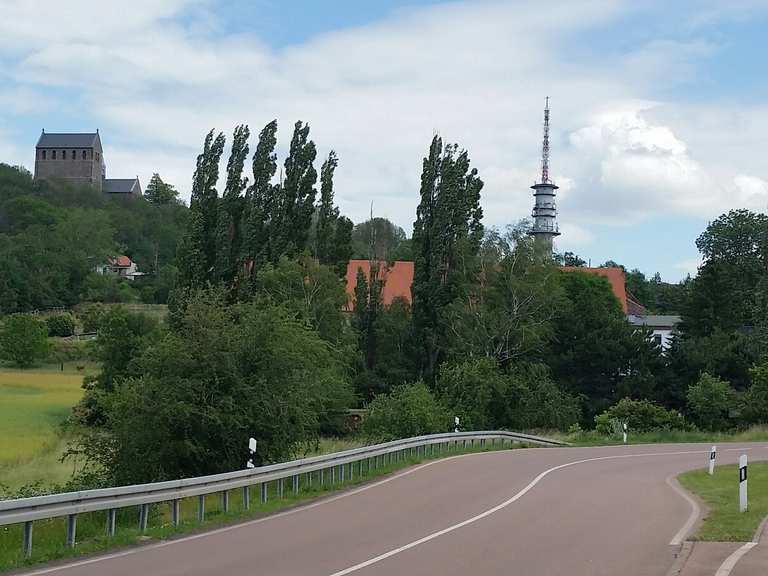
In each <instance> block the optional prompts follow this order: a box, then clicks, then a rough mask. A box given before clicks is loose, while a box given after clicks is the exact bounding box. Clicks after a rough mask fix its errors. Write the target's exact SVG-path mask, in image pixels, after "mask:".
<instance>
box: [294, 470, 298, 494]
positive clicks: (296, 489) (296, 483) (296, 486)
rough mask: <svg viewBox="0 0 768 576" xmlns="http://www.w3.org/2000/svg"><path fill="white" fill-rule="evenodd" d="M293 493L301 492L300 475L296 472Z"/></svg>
mask: <svg viewBox="0 0 768 576" xmlns="http://www.w3.org/2000/svg"><path fill="white" fill-rule="evenodd" d="M293 493H294V494H298V493H299V475H298V474H296V475H295V476H294V477H293Z"/></svg>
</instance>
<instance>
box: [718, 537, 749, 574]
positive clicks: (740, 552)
mask: <svg viewBox="0 0 768 576" xmlns="http://www.w3.org/2000/svg"><path fill="white" fill-rule="evenodd" d="M755 546H757V542H747V543H746V544H744V545H743V546H741V547H740V548H737V549H736V550H735V551H734V552H733V554H731V555H730V556H728V558H726V559H725V562H723V563H722V565H721V566H720V568H718V569H717V572H715V576H728V575H729V574H730V573H731V570H733V568H734V567H735V566H736V563H737V562H738V561H739V560H741V557H742V556H744V554H746V553H747V552H749V551H750V550H752V548H754V547H755Z"/></svg>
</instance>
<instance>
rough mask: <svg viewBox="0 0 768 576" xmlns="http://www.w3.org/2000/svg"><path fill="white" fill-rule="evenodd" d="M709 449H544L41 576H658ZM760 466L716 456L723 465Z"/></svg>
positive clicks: (386, 484)
mask: <svg viewBox="0 0 768 576" xmlns="http://www.w3.org/2000/svg"><path fill="white" fill-rule="evenodd" d="M708 453H709V446H708V445H707V446H704V445H700V444H698V445H697V444H676V445H644V446H628V447H625V446H619V447H599V448H540V449H526V450H512V451H500V452H487V453H480V454H471V455H465V456H458V457H453V458H448V459H444V460H439V461H434V462H431V463H427V464H424V465H421V466H417V467H413V468H411V469H408V470H406V471H404V472H401V473H399V474H397V475H395V476H393V477H389V478H387V479H385V480H383V481H379V482H376V483H374V484H371V485H367V486H364V487H362V488H360V489H356V490H352V491H349V492H345V493H343V494H341V495H339V496H336V497H331V498H326V499H324V500H322V501H319V502H317V503H314V504H311V505H308V506H304V507H302V508H297V509H294V510H291V511H288V512H286V513H282V514H278V515H275V516H271V517H267V518H262V519H260V520H255V521H250V522H246V523H244V524H239V525H236V526H231V527H227V528H224V529H219V530H216V531H213V532H208V533H204V534H198V535H194V536H190V537H185V538H181V539H178V540H173V541H168V542H163V543H159V544H153V545H149V546H143V547H139V548H133V549H130V550H127V551H125V552H121V553H117V554H113V555H107V556H103V557H99V558H93V559H86V560H81V561H77V562H74V563H70V564H65V565H59V566H52V567H49V568H43V569H38V570H34V571H31V572H29V573H28V574H39V575H42V574H52V575H56V576H96V575H99V576H101V575H104V574H109V575H110V576H145V575H157V576H203V575H205V576H208V575H222V576H224V575H227V576H228V575H260V576H261V575H265V576H278V575H285V576H303V575H307V576H343V575H346V574H355V576H373V575H377V576H378V575H399V574H403V575H408V576H419V575H424V576H426V575H436V574H440V575H456V576H458V575H461V576H465V575H467V574H471V575H472V576H491V575H494V576H496V575H500V574H504V575H507V574H521V575H525V576H536V575H542V576H550V575H557V574H569V575H572V576H579V575H584V576H587V575H589V576H597V575H611V576H615V575H619V574H620V575H622V576H634V575H638V576H639V575H643V576H645V575H660V576H663V575H665V574H666V573H667V571H668V570H669V569H670V567H671V566H672V563H673V562H674V553H675V551H676V550H677V548H678V547H677V546H674V545H671V543H672V542H679V541H680V540H681V539H682V538H683V537H684V535H685V532H686V531H687V529H688V528H690V527H691V526H692V524H693V521H694V520H695V519H696V513H695V512H696V510H695V507H694V506H693V505H692V503H691V502H690V501H689V499H686V498H685V497H684V496H683V495H682V494H681V493H680V492H679V490H677V489H675V488H674V487H673V486H672V485H671V483H670V481H669V479H670V478H671V477H673V476H675V475H677V474H678V473H680V472H682V471H684V470H687V469H691V468H701V467H704V466H706V464H707V458H708ZM742 453H746V454H749V455H750V459H751V460H762V459H766V458H768V445H767V444H741V445H725V444H724V445H721V446H718V464H724V463H734V462H736V461H737V459H738V456H739V454H742Z"/></svg>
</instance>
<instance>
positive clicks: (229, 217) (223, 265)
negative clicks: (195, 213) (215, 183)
mask: <svg viewBox="0 0 768 576" xmlns="http://www.w3.org/2000/svg"><path fill="white" fill-rule="evenodd" d="M250 134H251V133H250V130H249V129H248V126H246V125H245V124H241V125H239V126H237V127H235V131H234V134H233V136H232V151H231V152H230V155H229V161H228V162H227V183H226V187H225V188H224V193H223V194H222V198H221V202H220V203H219V214H218V222H217V225H218V250H217V257H218V258H217V264H216V275H217V277H218V279H219V280H220V281H222V282H224V283H225V285H228V286H229V285H231V284H232V282H233V281H234V279H235V276H236V274H237V268H238V259H239V257H240V247H241V243H242V214H243V207H244V198H243V197H242V196H241V194H242V192H243V190H245V189H246V187H247V186H248V178H247V177H245V178H243V166H244V165H245V159H246V158H247V157H248V138H249V137H250Z"/></svg>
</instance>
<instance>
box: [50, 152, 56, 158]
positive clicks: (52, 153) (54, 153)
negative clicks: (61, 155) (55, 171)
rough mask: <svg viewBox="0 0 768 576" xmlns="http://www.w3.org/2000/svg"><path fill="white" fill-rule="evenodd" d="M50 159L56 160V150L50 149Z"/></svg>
mask: <svg viewBox="0 0 768 576" xmlns="http://www.w3.org/2000/svg"><path fill="white" fill-rule="evenodd" d="M51 160H56V150H52V151H51Z"/></svg>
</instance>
